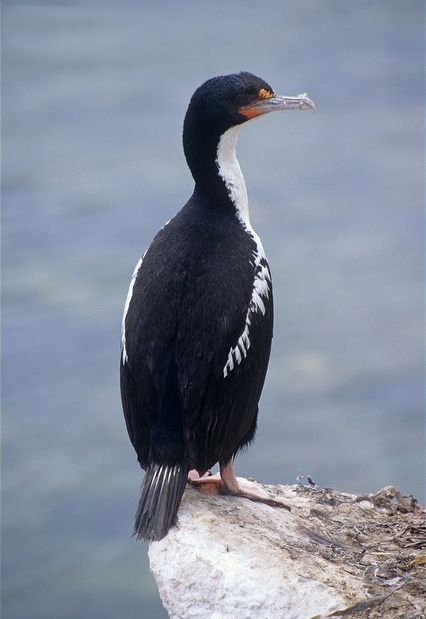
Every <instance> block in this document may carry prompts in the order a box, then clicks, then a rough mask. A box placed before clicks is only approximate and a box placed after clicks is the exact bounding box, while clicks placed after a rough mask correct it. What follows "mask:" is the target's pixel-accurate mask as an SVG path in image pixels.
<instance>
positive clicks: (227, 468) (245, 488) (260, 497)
mask: <svg viewBox="0 0 426 619" xmlns="http://www.w3.org/2000/svg"><path fill="white" fill-rule="evenodd" d="M220 476H221V478H222V484H221V485H220V488H219V489H220V492H221V493H222V494H232V495H233V496H241V497H244V498H245V499H250V501H256V502H259V503H266V505H271V506H272V507H285V508H286V509H290V508H289V507H288V506H287V505H285V503H282V502H281V501H276V500H275V499H271V498H269V496H268V495H267V494H266V492H264V491H262V490H260V489H257V488H255V487H253V484H250V483H246V482H245V481H244V480H243V479H241V478H240V479H239V480H237V478H236V477H235V474H234V469H233V467H232V462H231V461H229V462H227V463H226V464H222V463H220Z"/></svg>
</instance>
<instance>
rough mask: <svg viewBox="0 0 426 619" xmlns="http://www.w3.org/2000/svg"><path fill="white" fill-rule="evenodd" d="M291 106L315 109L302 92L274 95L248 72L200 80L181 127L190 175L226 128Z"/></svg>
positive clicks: (200, 166) (196, 173) (299, 108)
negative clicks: (202, 81)
mask: <svg viewBox="0 0 426 619" xmlns="http://www.w3.org/2000/svg"><path fill="white" fill-rule="evenodd" d="M291 109H298V110H312V111H313V110H314V109H315V108H314V104H313V102H312V101H311V100H310V99H309V98H308V97H307V95H306V94H301V95H298V96H296V97H288V96H281V95H277V94H275V92H274V91H273V89H272V87H271V86H270V85H269V84H268V83H267V82H265V81H264V80H263V79H261V78H260V77H257V76H256V75H253V74H252V73H248V72H241V73H233V74H231V75H221V76H219V77H213V78H212V79H209V80H207V82H204V84H202V85H201V86H200V87H199V88H197V90H196V91H195V92H194V94H193V95H192V98H191V101H190V103H189V106H188V110H187V112H186V116H185V121H184V130H183V142H184V150H185V155H186V158H187V160H188V164H189V166H190V168H191V171H192V173H193V175H194V178H195V179H196V180H197V177H198V176H199V173H198V170H197V168H200V169H201V171H203V169H202V163H203V159H205V158H206V156H209V152H210V151H212V153H213V152H216V146H217V143H218V141H219V139H220V137H221V136H222V135H223V134H224V133H225V132H226V131H227V130H228V129H230V128H232V127H235V126H238V125H241V124H243V123H245V122H247V121H248V120H252V119H253V118H256V117H259V116H262V115H263V114H267V113H269V112H276V111H278V110H291ZM203 167H204V166H203ZM203 172H204V171H203ZM204 173H205V172H204Z"/></svg>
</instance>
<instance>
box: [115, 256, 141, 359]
mask: <svg viewBox="0 0 426 619" xmlns="http://www.w3.org/2000/svg"><path fill="white" fill-rule="evenodd" d="M145 254H146V252H145ZM145 254H144V255H143V256H142V258H140V259H139V260H138V263H137V265H136V266H135V270H134V271H133V275H132V279H131V280H130V285H129V291H128V293H127V297H126V303H125V304H124V312H123V319H122V321H121V351H122V352H121V354H122V360H123V364H124V363H126V361H127V358H128V357H127V350H126V316H127V312H128V311H129V305H130V301H131V300H132V295H133V287H134V285H135V281H136V277H137V275H138V272H139V269H140V268H141V264H142V260H143V259H144V258H145Z"/></svg>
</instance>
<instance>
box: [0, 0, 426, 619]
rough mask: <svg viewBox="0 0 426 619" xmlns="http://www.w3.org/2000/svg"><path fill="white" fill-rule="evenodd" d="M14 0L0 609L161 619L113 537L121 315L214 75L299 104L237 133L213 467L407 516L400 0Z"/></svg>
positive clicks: (411, 298) (144, 568)
mask: <svg viewBox="0 0 426 619" xmlns="http://www.w3.org/2000/svg"><path fill="white" fill-rule="evenodd" d="M24 4H25V6H24ZM37 4H40V3H34V2H25V3H20V2H12V1H5V2H3V20H2V21H3V120H4V126H3V147H4V152H3V175H4V177H3V178H4V180H3V225H2V233H3V492H4V494H3V614H2V617H4V619H87V617H90V618H91V619H116V618H117V617H121V616H122V617H126V618H127V619H133V618H134V619H136V618H143V619H162V618H164V617H166V613H165V611H164V610H163V609H162V607H161V604H160V601H159V599H158V594H157V592H156V588H155V584H154V582H153V580H152V577H151V576H150V574H149V571H148V565H147V559H146V550H145V548H144V547H143V546H142V547H141V546H140V545H138V544H136V543H135V542H134V541H132V540H131V539H130V532H131V527H132V519H133V513H134V511H135V508H136V503H137V499H138V491H139V484H140V480H141V473H140V471H139V470H138V466H137V463H136V460H135V456H134V453H133V451H132V448H131V446H130V443H129V441H128V439H127V435H126V431H125V426H124V422H123V419H122V413H121V405H120V399H119V385H118V356H119V339H120V321H121V313H122V307H123V304H124V299H125V296H126V293H127V287H128V283H129V278H130V274H131V272H132V270H133V267H134V264H135V263H136V261H137V259H138V257H139V256H140V255H141V254H142V253H143V252H144V251H145V248H146V247H147V245H148V243H149V242H150V240H151V238H152V237H153V235H154V234H155V232H156V231H157V229H158V228H159V227H161V226H162V225H163V224H164V222H165V221H167V220H168V219H170V217H171V216H173V214H174V213H175V212H176V211H177V210H178V209H179V208H180V207H181V206H182V205H183V204H184V202H185V201H186V199H187V198H188V197H189V195H190V193H191V190H192V179H191V177H190V175H189V172H188V171H187V168H186V164H185V161H184V158H183V155H182V151H181V127H182V120H183V116H184V113H185V110H186V106H187V103H188V100H189V97H190V95H191V94H192V92H193V90H194V89H195V88H196V87H197V86H198V85H199V84H200V83H201V82H203V81H204V80H205V79H207V78H208V77H211V76H213V75H217V74H221V73H228V72H233V71H239V70H242V69H244V70H249V71H252V72H254V73H256V74H258V75H260V76H262V77H263V78H265V79H266V80H267V81H269V82H270V83H271V84H272V85H273V87H274V88H275V89H276V91H277V92H280V93H282V94H289V95H295V94H298V93H299V92H303V91H305V90H306V91H307V92H308V94H309V95H310V96H311V97H312V98H313V99H314V101H315V103H316V105H317V113H316V114H315V115H312V114H308V113H303V114H302V113H297V112H288V113H281V114H276V115H273V116H271V117H267V118H263V119H261V120H259V121H256V123H250V124H249V125H248V126H247V127H245V128H244V129H243V130H242V132H241V136H240V141H239V159H240V163H241V165H242V168H243V171H244V174H245V178H246V182H247V186H248V190H249V196H250V202H251V212H252V222H253V224H254V226H255V228H256V229H257V231H258V233H259V234H260V236H261V237H262V239H263V243H264V246H265V248H266V252H267V254H268V258H269V261H270V264H271V268H272V271H273V277H274V287H275V307H276V325H275V337H274V343H273V352H272V358H271V362H270V369H269V374H268V377H267V380H266V385H265V389H264V394H263V397H262V401H261V416H260V421H259V432H258V436H257V440H256V442H255V444H254V445H253V446H252V447H251V448H250V449H249V451H247V452H246V453H245V454H244V455H242V456H241V457H240V458H239V459H238V462H237V471H238V473H239V474H242V475H253V476H255V477H256V478H258V479H259V480H262V481H264V482H274V483H278V482H282V483H293V482H294V481H295V478H296V476H297V475H298V474H301V473H310V474H311V475H312V476H313V478H314V479H315V480H316V481H317V482H318V483H319V484H320V485H322V486H332V487H334V488H337V489H340V490H346V491H350V492H355V493H363V492H370V491H375V490H377V489H379V488H380V487H382V486H384V485H386V484H395V485H396V486H397V487H398V488H399V489H400V490H401V491H402V492H403V493H404V494H411V493H413V494H414V495H416V496H417V497H418V498H419V499H420V500H422V499H423V481H422V477H423V475H422V471H423V424H422V413H423V356H422V348H423V347H422V322H423V311H422V291H423V261H422V243H423V221H422V217H423V215H422V203H423V180H422V179H423V155H424V152H423V82H422V78H421V66H422V62H423V58H422V53H423V3H422V2H420V1H416V0H411V1H410V2H404V1H403V0H400V1H396V0H379V1H376V2H374V3H371V2H368V1H366V0H359V1H358V2H356V3H352V2H349V1H347V0H344V1H342V0H325V1H323V2H315V1H313V0H309V1H307V2H303V3H300V2H296V1H294V2H289V1H283V0H276V1H271V2H267V3H263V4H262V3H248V2H243V1H242V0H237V1H234V2H224V1H223V0H218V1H216V2H214V3H213V2H211V3H203V2H198V1H195V0H191V1H188V2H185V3H182V4H177V3H176V4H172V3H166V2H164V3H161V2H141V3H139V4H126V3H124V4H119V3H113V2H111V3H110V2H103V3H102V4H101V3H99V4H98V3H96V2H90V1H89V2H86V3H84V5H83V3H81V4H80V3H77V2H72V1H70V2H67V3H64V6H59V3H54V2H50V3H48V4H49V6H37ZM55 4H56V6H54V5H55ZM65 4H66V6H65ZM194 568H195V569H196V566H194Z"/></svg>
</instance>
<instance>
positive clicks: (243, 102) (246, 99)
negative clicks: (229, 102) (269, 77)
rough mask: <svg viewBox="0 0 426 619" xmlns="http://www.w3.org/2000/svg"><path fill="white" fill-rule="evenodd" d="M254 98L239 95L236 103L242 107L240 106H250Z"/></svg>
mask: <svg viewBox="0 0 426 619" xmlns="http://www.w3.org/2000/svg"><path fill="white" fill-rule="evenodd" d="M251 99H252V97H251V96H250V95H244V94H243V95H237V96H236V97H235V103H236V104H237V105H238V106H240V105H248V104H249V103H250V101H251Z"/></svg>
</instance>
